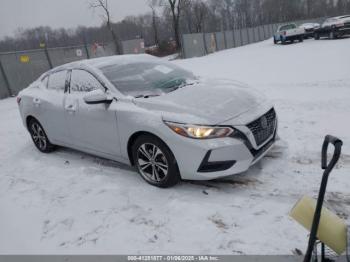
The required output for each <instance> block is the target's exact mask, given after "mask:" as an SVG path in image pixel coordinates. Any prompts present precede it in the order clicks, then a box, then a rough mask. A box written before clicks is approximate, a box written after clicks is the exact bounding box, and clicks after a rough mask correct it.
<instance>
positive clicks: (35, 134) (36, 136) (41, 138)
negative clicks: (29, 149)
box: [31, 122, 47, 150]
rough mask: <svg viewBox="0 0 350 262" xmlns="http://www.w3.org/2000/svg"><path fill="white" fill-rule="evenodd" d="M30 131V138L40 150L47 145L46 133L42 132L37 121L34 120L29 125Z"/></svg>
mask: <svg viewBox="0 0 350 262" xmlns="http://www.w3.org/2000/svg"><path fill="white" fill-rule="evenodd" d="M31 131H32V132H31V134H32V138H33V141H34V143H35V144H36V145H37V147H39V148H40V149H41V150H45V149H46V145H47V139H46V135H45V133H44V130H43V129H42V128H41V126H40V125H39V124H38V123H35V122H34V123H33V124H32V125H31Z"/></svg>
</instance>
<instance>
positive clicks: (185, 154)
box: [169, 118, 277, 180]
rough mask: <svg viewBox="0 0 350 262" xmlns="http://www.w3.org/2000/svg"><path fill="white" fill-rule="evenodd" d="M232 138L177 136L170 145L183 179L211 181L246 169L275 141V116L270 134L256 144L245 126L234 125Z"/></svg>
mask: <svg viewBox="0 0 350 262" xmlns="http://www.w3.org/2000/svg"><path fill="white" fill-rule="evenodd" d="M234 128H235V129H236V130H237V131H236V132H235V134H234V135H233V136H232V137H226V138H219V139H210V140H195V139H190V138H185V137H180V136H178V139H177V141H176V142H174V143H172V144H169V147H170V148H171V150H172V152H173V153H174V155H175V158H176V160H177V162H178V166H179V169H180V173H181V177H182V178H183V179H186V180H211V179H216V178H220V177H226V176H230V175H234V174H239V173H242V172H245V171H247V170H248V169H249V168H250V167H251V166H252V165H254V164H255V163H256V162H258V161H259V160H260V159H261V158H262V157H264V156H265V155H266V154H267V153H268V152H269V151H270V149H271V148H272V147H273V145H274V143H275V138H276V135H277V118H276V123H275V125H274V128H273V133H272V134H271V136H269V137H268V138H267V139H266V140H265V141H264V142H263V143H261V144H260V145H259V146H258V145H257V143H256V140H255V138H254V135H253V134H252V133H251V132H250V130H249V128H247V127H246V126H234Z"/></svg>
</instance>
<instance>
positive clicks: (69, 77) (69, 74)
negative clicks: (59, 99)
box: [64, 69, 72, 94]
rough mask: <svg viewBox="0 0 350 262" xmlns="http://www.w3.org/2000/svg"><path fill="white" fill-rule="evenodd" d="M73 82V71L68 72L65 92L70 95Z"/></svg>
mask: <svg viewBox="0 0 350 262" xmlns="http://www.w3.org/2000/svg"><path fill="white" fill-rule="evenodd" d="M71 80H72V69H69V70H67V79H66V86H65V88H64V92H65V93H68V94H70V81H71Z"/></svg>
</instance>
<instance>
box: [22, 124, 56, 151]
mask: <svg viewBox="0 0 350 262" xmlns="http://www.w3.org/2000/svg"><path fill="white" fill-rule="evenodd" d="M28 130H29V133H30V136H31V137H32V140H33V143H34V145H35V146H36V148H37V149H39V151H40V152H42V153H50V152H52V151H54V150H55V149H56V147H55V145H53V144H51V142H50V140H49V138H48V137H47V135H46V133H45V130H44V128H43V127H42V126H41V124H40V123H39V121H38V120H36V119H34V118H32V119H31V120H30V121H29V123H28Z"/></svg>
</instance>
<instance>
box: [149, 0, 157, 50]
mask: <svg viewBox="0 0 350 262" xmlns="http://www.w3.org/2000/svg"><path fill="white" fill-rule="evenodd" d="M148 6H149V7H150V8H151V10H152V27H153V32H154V43H155V44H156V45H157V46H159V34H158V22H157V20H158V16H157V7H158V6H159V0H148Z"/></svg>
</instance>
